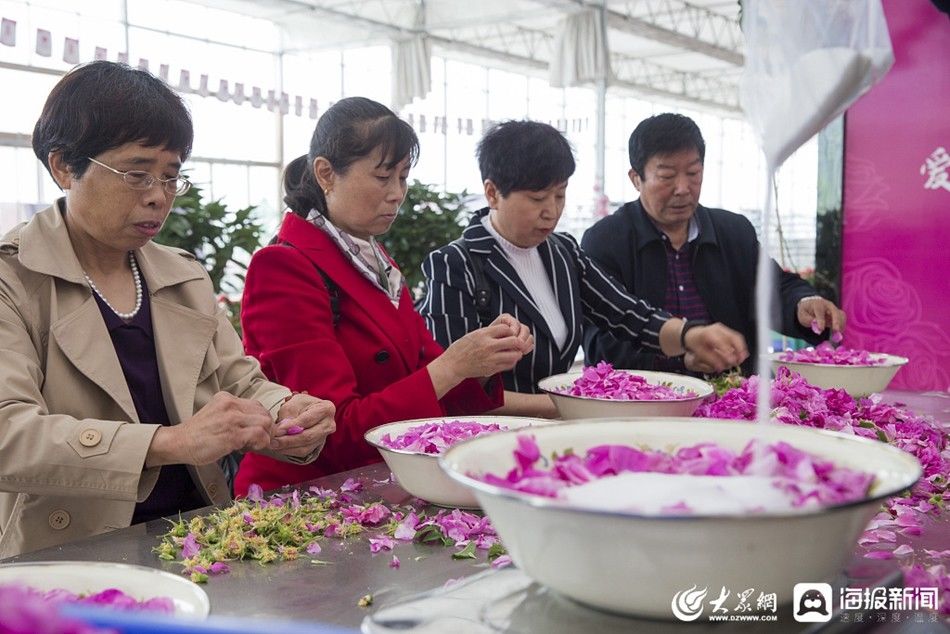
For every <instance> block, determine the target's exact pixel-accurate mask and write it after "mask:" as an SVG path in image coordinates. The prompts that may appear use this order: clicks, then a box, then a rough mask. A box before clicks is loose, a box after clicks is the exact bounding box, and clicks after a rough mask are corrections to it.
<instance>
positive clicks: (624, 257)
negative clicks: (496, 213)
mask: <svg viewBox="0 0 950 634" xmlns="http://www.w3.org/2000/svg"><path fill="white" fill-rule="evenodd" d="M695 218H696V221H697V222H698V224H699V237H698V238H696V241H697V243H696V245H695V247H694V249H693V262H692V264H693V275H694V277H695V280H696V288H697V290H698V291H699V294H700V296H701V297H702V299H703V302H704V303H705V304H706V310H707V311H708V312H709V315H710V317H711V319H712V320H713V321H718V322H721V323H723V324H725V325H726V326H729V327H730V328H732V329H734V330H737V331H739V332H740V333H742V335H743V336H744V337H745V338H746V342H747V343H748V345H749V352H750V355H749V359H748V360H747V361H746V362H745V364H743V371H744V373H745V374H750V373H751V372H752V369H753V367H754V360H755V354H756V353H755V350H756V335H755V277H756V273H755V272H756V263H757V258H758V256H759V242H758V239H757V238H756V235H755V229H754V228H753V227H752V223H750V222H749V220H748V219H747V218H745V217H744V216H740V215H739V214H735V213H732V212H730V211H726V210H724V209H709V208H707V207H703V206H702V205H700V206H699V207H697V208H696V213H695ZM661 235H662V234H661V233H660V230H659V229H657V228H656V226H655V225H654V224H653V223H652V222H651V221H650V218H649V217H648V216H647V214H646V212H645V211H644V210H643V207H642V205H641V204H640V201H639V200H636V201H634V202H630V203H627V204H626V205H624V206H623V207H621V208H620V209H618V210H617V211H615V212H614V213H613V214H611V215H610V216H607V217H606V218H603V219H601V220H599V221H598V222H597V223H596V224H594V226H592V227H591V228H590V229H588V230H587V231H586V232H585V233H584V238H583V240H582V241H581V247H582V248H583V249H584V251H585V252H587V253H588V254H589V255H590V257H591V258H593V259H594V260H596V261H597V262H598V263H599V264H600V265H601V266H602V267H603V268H604V270H606V271H607V272H608V273H610V274H611V275H613V276H614V277H615V278H616V279H617V280H619V281H621V282H622V283H623V285H624V287H625V288H626V289H627V291H629V292H630V293H631V294H633V295H636V296H637V297H641V298H643V299H644V300H646V301H648V302H650V303H651V304H653V305H654V306H662V305H663V302H664V300H665V296H666V252H665V246H664V245H663V242H662V239H661ZM772 265H773V272H774V274H775V276H776V280H777V283H776V286H775V287H774V288H776V289H777V292H776V293H775V294H774V298H773V307H772V327H773V329H775V330H780V331H781V332H782V333H783V334H785V335H787V336H790V337H798V338H800V339H805V340H807V341H810V342H812V343H817V342H818V341H819V340H820V339H821V337H820V336H818V335H815V334H814V333H813V332H811V330H809V329H807V328H803V327H802V326H801V325H799V324H798V319H797V317H796V312H797V306H798V301H799V300H800V299H802V298H803V297H808V296H810V295H815V294H816V292H815V289H814V288H812V287H811V286H810V285H809V284H808V283H807V282H806V281H805V280H803V279H802V278H801V277H799V276H798V275H796V274H794V273H787V272H784V271H782V269H781V268H780V267H779V265H778V264H777V263H775V261H774V260H773V261H772ZM584 353H585V355H586V359H587V363H589V364H590V363H596V362H598V361H601V360H606V361H610V362H611V363H613V364H614V365H616V366H619V367H625V368H641V369H652V368H653V361H654V357H655V353H652V352H649V351H643V350H641V349H639V348H638V347H637V346H635V345H634V344H631V343H628V342H625V341H621V340H619V339H617V338H616V337H614V336H613V335H612V334H611V333H610V332H608V331H606V330H604V329H602V328H599V327H597V326H596V325H594V324H590V323H587V324H585V328H584Z"/></svg>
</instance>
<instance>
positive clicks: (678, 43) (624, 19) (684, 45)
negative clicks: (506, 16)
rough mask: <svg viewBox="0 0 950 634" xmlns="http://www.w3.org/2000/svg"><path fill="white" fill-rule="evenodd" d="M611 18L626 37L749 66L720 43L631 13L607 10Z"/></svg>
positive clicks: (554, 2) (577, 2)
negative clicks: (646, 40) (650, 41)
mask: <svg viewBox="0 0 950 634" xmlns="http://www.w3.org/2000/svg"><path fill="white" fill-rule="evenodd" d="M535 2H539V3H540V4H543V5H547V6H552V7H558V8H562V9H564V8H573V9H578V8H590V9H599V8H601V7H602V6H603V5H602V4H601V3H600V1H599V0H535ZM683 7H684V11H689V12H693V13H694V15H693V17H695V12H696V11H702V10H701V9H699V8H698V7H693V6H692V5H687V4H685V3H684V4H683ZM605 11H606V14H607V26H609V27H610V28H612V29H616V30H617V31H622V32H624V33H629V34H631V35H636V36H638V37H642V38H645V39H648V40H653V41H654V42H660V43H661V44H667V45H669V46H672V47H675V48H679V49H685V50H688V51H693V52H696V53H701V54H703V55H706V56H707V57H712V58H714V59H718V60H721V61H724V62H728V63H729V64H733V65H735V66H742V65H743V64H744V63H745V56H744V55H743V54H742V53H740V52H739V51H737V50H735V49H734V48H729V47H726V46H723V45H722V44H720V43H716V42H710V41H707V40H704V39H700V38H699V37H694V36H692V35H687V34H686V33H682V32H680V31H677V30H675V29H670V28H667V27H665V26H661V25H658V24H655V23H653V22H650V21H649V20H645V19H643V18H642V17H637V16H633V15H630V14H629V13H624V12H622V11H617V10H615V9H611V8H609V7H608V8H606V9H605ZM709 13H710V16H708V17H709V19H715V18H714V17H713V16H715V17H716V18H722V19H725V18H723V16H719V15H718V14H712V13H711V12H709Z"/></svg>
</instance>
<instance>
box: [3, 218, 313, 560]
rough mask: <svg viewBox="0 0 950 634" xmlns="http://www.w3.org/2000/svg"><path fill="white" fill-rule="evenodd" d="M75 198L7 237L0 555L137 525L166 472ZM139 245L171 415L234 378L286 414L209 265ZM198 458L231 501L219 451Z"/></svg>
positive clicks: (201, 483) (280, 393)
mask: <svg viewBox="0 0 950 634" xmlns="http://www.w3.org/2000/svg"><path fill="white" fill-rule="evenodd" d="M62 207H63V201H62V200H60V201H59V202H58V203H57V204H56V205H54V206H53V207H50V208H48V209H46V210H45V211H42V212H40V213H38V214H37V215H36V216H35V217H34V218H33V219H32V220H30V221H29V222H28V223H25V224H21V225H19V226H18V227H16V228H15V229H13V230H12V231H10V232H9V233H8V234H7V235H6V236H5V237H4V238H3V239H2V241H0V557H8V556H11V555H16V554H18V553H23V552H27V551H30V550H35V549H38V548H43V547H47V546H53V545H56V544H61V543H63V542H68V541H72V540H75V539H79V538H82V537H87V536H89V535H95V534H97V533H102V532H105V531H108V530H110V529H114V528H120V527H125V526H128V525H129V523H130V521H131V519H132V511H133V510H134V507H135V504H136V502H140V501H142V500H144V499H145V498H146V497H147V496H148V495H149V493H150V492H151V490H152V488H153V487H154V486H155V482H156V480H157V479H158V474H159V468H151V469H144V463H145V456H146V453H147V451H148V448H149V444H150V443H151V441H152V436H153V435H154V434H155V432H156V430H157V429H158V428H159V426H158V425H146V424H139V421H138V417H137V416H136V412H135V407H134V406H133V404H132V398H131V395H130V394H129V389H128V386H127V385H126V382H125V378H124V376H123V374H122V369H121V367H120V365H119V360H118V357H117V356H116V353H115V349H114V348H113V346H112V341H111V339H110V337H109V333H108V331H107V329H106V326H105V322H104V321H103V319H102V315H101V313H100V311H99V307H98V305H97V304H96V301H95V298H94V297H93V296H92V291H91V290H90V288H89V286H88V284H87V283H86V282H85V279H84V278H83V273H82V268H81V267H80V264H79V261H78V259H77V258H76V254H75V252H74V251H73V248H72V245H71V243H70V240H69V236H68V234H67V232H66V225H65V222H64V220H63V216H62V212H61V211H60V210H61V209H62ZM135 257H136V259H137V261H138V264H139V268H140V270H141V273H142V275H144V277H145V280H146V282H147V284H148V291H149V300H150V301H151V310H152V327H153V330H154V337H155V353H156V356H157V359H158V370H159V375H160V377H161V383H162V390H163V393H164V400H165V406H166V408H167V411H168V415H169V416H170V417H171V421H170V422H171V423H172V424H176V423H179V422H181V421H182V420H185V419H187V418H189V417H191V416H192V415H193V414H194V413H195V412H197V411H198V410H199V409H200V408H201V407H202V406H204V405H205V404H206V403H207V402H208V401H209V400H210V399H211V397H212V396H213V395H214V394H215V393H216V392H218V391H222V390H223V391H226V392H229V393H231V394H234V395H236V396H240V397H244V398H250V399H255V400H257V401H259V402H261V403H262V404H263V405H264V407H266V408H267V409H268V410H270V411H271V413H272V414H274V413H275V412H276V410H277V408H278V407H279V405H280V402H281V401H282V399H283V398H284V397H285V396H287V395H288V394H289V392H288V390H287V389H286V388H283V387H281V386H279V385H276V384H274V383H271V382H269V381H267V380H266V379H265V378H264V375H263V374H262V373H261V371H260V367H259V366H258V364H257V362H256V361H255V360H253V359H251V358H249V357H246V356H245V355H244V351H243V347H242V345H241V341H240V339H239V338H238V336H237V333H236V332H235V331H234V328H233V327H232V326H231V324H230V322H229V321H228V319H227V318H226V317H225V314H224V312H223V310H221V309H220V307H219V306H218V305H217V303H216V301H215V297H214V294H213V290H212V286H211V281H210V279H209V278H208V275H207V273H206V272H205V270H204V269H203V267H202V266H201V265H200V264H199V263H198V262H197V261H196V260H195V258H194V257H192V256H191V255H190V254H188V253H185V252H184V251H181V250H178V249H172V248H168V247H162V246H158V245H156V244H153V243H149V244H147V245H145V246H144V247H143V248H142V249H140V250H139V251H136V253H135ZM313 457H314V456H311V457H310V459H312V458H313ZM293 461H294V462H297V461H296V460H293ZM189 471H190V472H191V475H192V478H193V479H194V480H195V482H196V484H197V485H198V490H199V491H200V492H201V494H202V495H203V497H204V499H205V500H206V501H207V502H208V503H209V504H226V503H227V502H228V501H229V492H228V487H227V484H226V482H225V479H224V474H223V472H222V471H221V469H220V468H219V467H218V465H216V464H210V465H204V466H200V467H197V468H193V467H189Z"/></svg>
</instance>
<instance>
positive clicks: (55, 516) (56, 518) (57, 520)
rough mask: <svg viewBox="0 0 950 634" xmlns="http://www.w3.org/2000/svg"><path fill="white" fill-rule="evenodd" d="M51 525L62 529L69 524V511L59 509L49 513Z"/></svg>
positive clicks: (53, 527)
mask: <svg viewBox="0 0 950 634" xmlns="http://www.w3.org/2000/svg"><path fill="white" fill-rule="evenodd" d="M49 525H50V527H52V529H53V530H57V531H61V530H63V529H64V528H66V527H67V526H69V513H67V512H66V511H64V510H62V509H57V510H55V511H53V512H52V513H50V514H49Z"/></svg>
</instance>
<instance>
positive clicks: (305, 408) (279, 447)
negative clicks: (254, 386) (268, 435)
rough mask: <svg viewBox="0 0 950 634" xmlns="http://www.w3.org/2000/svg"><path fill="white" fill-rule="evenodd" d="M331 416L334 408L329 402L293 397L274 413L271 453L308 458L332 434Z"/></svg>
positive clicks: (312, 397) (304, 395)
mask: <svg viewBox="0 0 950 634" xmlns="http://www.w3.org/2000/svg"><path fill="white" fill-rule="evenodd" d="M335 413H336V407H335V406H334V405H333V403H332V402H330V401H325V400H323V399H319V398H316V397H314V396H310V395H308V394H294V395H293V396H292V397H291V398H290V399H289V400H288V401H287V402H286V403H284V404H283V405H281V407H280V410H279V411H278V412H277V426H276V427H275V428H274V434H273V438H272V440H271V443H270V448H271V450H273V451H277V452H280V453H282V454H284V455H286V456H294V457H295V458H305V457H307V456H309V455H310V454H312V453H313V452H314V451H317V450H319V449H320V448H322V447H323V443H324V442H326V439H327V436H329V435H330V434H332V433H333V432H334V431H336V421H335V420H334V418H333V416H334V414H335Z"/></svg>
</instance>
